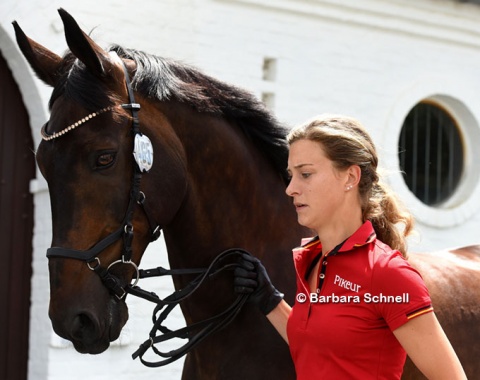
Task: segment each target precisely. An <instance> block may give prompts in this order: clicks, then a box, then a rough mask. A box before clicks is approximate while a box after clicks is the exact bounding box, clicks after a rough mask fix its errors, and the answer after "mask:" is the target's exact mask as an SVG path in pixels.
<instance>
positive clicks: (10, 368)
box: [0, 54, 35, 380]
mask: <svg viewBox="0 0 480 380" xmlns="http://www.w3.org/2000/svg"><path fill="white" fill-rule="evenodd" d="M34 177H35V157H34V154H33V140H32V135H31V131H30V125H29V121H28V114H27V111H26V109H25V106H24V104H23V101H22V97H21V94H20V91H19V89H18V86H17V84H16V82H15V80H14V79H13V77H12V74H11V72H10V69H9V68H8V66H7V64H6V62H5V59H4V58H3V56H2V55H1V54H0V379H4V380H26V379H27V365H28V335H29V322H30V314H29V312H30V279H31V275H32V267H31V266H32V235H33V197H32V194H30V190H29V186H30V180H31V179H32V178H34Z"/></svg>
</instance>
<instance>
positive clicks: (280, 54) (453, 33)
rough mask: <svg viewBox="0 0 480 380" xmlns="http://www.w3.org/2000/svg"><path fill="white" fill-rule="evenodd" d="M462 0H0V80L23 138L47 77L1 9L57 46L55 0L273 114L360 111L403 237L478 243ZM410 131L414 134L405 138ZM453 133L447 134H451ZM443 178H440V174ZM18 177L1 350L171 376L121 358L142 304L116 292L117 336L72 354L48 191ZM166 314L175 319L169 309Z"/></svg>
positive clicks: (477, 81) (41, 363) (155, 252)
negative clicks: (57, 296) (125, 306)
mask: <svg viewBox="0 0 480 380" xmlns="http://www.w3.org/2000/svg"><path fill="white" fill-rule="evenodd" d="M478 3H479V2H477V1H460V0H389V1H385V0H161V1H158V0H142V1H129V2H128V1H124V0H120V1H118V0H117V1H112V0H104V1H101V2H100V1H92V0H84V1H81V2H80V1H73V0H64V1H55V0H2V2H1V3H0V53H1V56H2V57H3V60H4V62H5V63H6V65H4V66H2V65H0V80H2V81H3V80H5V78H6V77H7V76H8V75H11V76H13V82H14V83H16V85H17V86H18V89H19V94H21V97H19V96H17V98H18V99H17V101H18V102H20V103H23V106H24V107H25V112H26V115H27V118H26V120H27V121H26V124H27V128H29V130H28V131H27V135H29V138H31V139H33V146H37V145H38V143H39V142H40V133H39V132H40V127H41V125H42V124H43V123H44V122H45V121H46V120H47V119H48V109H47V103H48V99H49V96H50V89H49V88H48V87H46V86H45V85H44V84H43V83H41V82H40V81H39V80H38V79H36V78H35V77H34V75H33V74H32V71H31V70H30V68H29V67H28V65H27V63H26V61H25V59H24V58H23V56H22V55H21V53H20V51H19V49H18V48H17V46H16V43H15V38H14V33H13V28H12V26H11V22H12V21H13V20H17V21H18V23H19V24H20V26H21V27H22V28H23V30H24V31H25V32H26V33H27V35H28V36H29V37H31V38H33V39H34V40H36V41H37V42H39V43H41V44H42V45H44V46H46V47H48V48H49V49H51V50H53V51H55V52H57V54H63V52H64V50H65V49H66V43H65V39H64V36H63V29H62V28H63V26H62V23H61V20H60V18H59V16H58V14H57V11H56V9H57V8H59V7H63V8H64V9H66V10H67V11H68V12H69V13H71V14H72V15H73V16H74V17H75V18H76V20H77V21H78V22H79V24H80V26H81V27H82V28H83V29H84V30H85V31H92V32H91V36H92V37H93V38H94V39H95V40H96V41H97V42H98V43H99V44H100V45H102V46H105V47H106V46H107V45H109V44H111V43H117V44H119V45H123V46H125V47H133V48H137V49H140V50H144V51H147V52H149V53H153V54H157V55H161V56H168V57H172V58H176V59H179V60H183V61H185V62H187V63H190V64H192V65H194V66H196V67H198V68H200V69H202V70H203V71H205V72H207V73H208V74H210V75H212V76H215V77H217V78H219V79H222V80H225V81H227V82H231V83H234V84H237V85H239V86H242V87H245V88H247V89H250V90H251V91H253V92H254V93H255V94H257V95H258V96H259V97H261V98H263V99H264V101H265V102H266V103H267V104H268V105H269V107H271V109H272V110H273V112H274V113H275V115H276V116H277V118H278V119H279V120H281V121H283V122H285V123H287V124H291V125H293V124H297V123H300V122H303V121H305V120H306V119H308V118H310V117H312V116H314V115H316V114H319V113H324V112H328V113H343V114H348V115H351V116H354V117H356V118H358V119H360V120H361V121H362V122H363V123H364V124H365V126H367V128H368V129H369V131H370V132H371V134H372V136H373V138H374V140H375V142H376V144H377V147H378V148H379V151H380V154H381V163H383V166H384V167H386V168H387V169H388V171H389V172H391V173H390V175H389V177H388V178H389V181H390V183H391V184H392V186H393V187H394V188H395V190H396V191H397V192H398V193H399V194H400V196H401V197H402V198H403V199H404V201H405V203H406V204H407V205H408V206H409V207H410V208H411V210H412V211H413V212H414V213H415V216H416V217H417V230H418V232H419V234H418V236H417V237H416V238H415V239H413V240H412V241H411V245H410V246H411V249H412V250H416V251H426V250H435V249H441V248H447V247H453V246H463V245H470V244H478V243H479V242H480V237H479V236H478V231H479V230H480V216H479V215H478V211H479V209H480V184H479V180H480V172H479V170H478V164H479V163H480V150H479V149H478V146H479V144H480V125H479V122H480V101H479V96H478V94H479V89H480V76H479V75H478V72H479V68H480V5H478ZM0 58H1V57H0ZM2 70H3V72H2ZM4 83H6V82H0V95H1V96H0V99H1V101H2V102H3V103H1V102H0V149H2V151H0V160H1V161H0V181H1V182H0V184H1V185H2V187H0V195H1V196H2V197H3V198H0V225H1V226H2V228H4V227H3V226H4V225H5V226H7V227H9V226H10V224H9V223H8V221H7V215H8V217H11V215H10V214H11V210H10V208H9V206H10V205H11V204H12V203H10V200H9V198H8V197H9V196H12V195H11V193H12V192H10V193H9V192H8V190H5V189H7V186H8V185H9V184H10V183H11V181H10V178H11V176H12V172H11V171H8V168H9V167H10V166H9V163H10V162H12V165H13V162H15V163H17V162H20V161H21V160H20V159H19V158H18V157H19V156H18V154H20V155H25V152H18V151H16V153H15V155H14V156H13V157H12V154H13V153H11V152H10V151H9V150H8V149H7V147H8V146H11V145H12V144H13V142H12V141H10V140H9V138H10V139H11V138H15V137H9V136H11V135H9V134H8V133H7V132H8V131H11V130H12V128H15V127H17V128H18V126H16V125H12V122H11V121H9V120H11V119H8V118H6V117H4V115H7V114H8V112H9V108H8V104H9V103H8V102H9V101H12V98H13V97H14V95H11V93H10V92H8V93H6V92H7V91H10V90H8V89H7V87H6V85H5V84H4ZM8 88H10V87H8ZM419 104H420V106H418V105H419ZM422 107H423V108H422ZM412 110H413V113H412V114H410V111H412ZM430 111H431V112H434V113H433V114H432V115H433V116H432V117H434V118H435V120H436V122H437V124H435V123H434V122H432V126H433V127H438V125H440V124H441V131H442V132H440V133H439V132H438V130H439V129H438V128H437V129H435V128H433V129H431V132H429V133H430V134H428V133H427V132H425V131H426V130H429V131H430V129H428V128H429V127H426V126H425V122H420V124H415V123H414V121H413V120H414V119H415V117H414V115H417V117H423V115H425V113H426V112H430ZM435 112H440V113H441V114H444V115H445V116H446V118H444V119H442V116H440V114H437V113H435ZM408 115H410V117H407V116H408ZM13 120H16V119H15V118H14V119H13ZM402 131H403V132H402ZM401 136H403V139H401ZM412 136H417V137H415V138H416V140H413V139H414V137H412ZM432 136H435V139H436V140H435V141H433V140H432V139H433V137H432ZM455 136H458V138H457V140H458V141H457V142H456V143H455V141H456V140H455ZM399 143H401V144H402V145H403V146H404V148H405V149H407V151H408V152H415V153H414V154H415V155H416V157H417V156H418V157H417V158H416V161H415V163H417V164H418V163H419V162H423V161H422V160H423V158H424V157H425V155H426V154H427V151H428V150H429V149H431V150H432V152H430V156H429V158H428V159H427V160H426V162H427V164H426V165H423V164H422V165H423V167H422V168H420V164H418V165H416V166H415V165H414V166H415V167H412V166H411V165H410V166H409V161H408V160H409V158H408V157H412V155H411V154H410V153H409V154H407V155H405V156H402V157H406V158H405V159H406V161H405V160H403V158H401V157H400V158H399ZM476 148H477V149H476ZM412 154H413V153H412ZM400 156H401V155H400ZM422 157H423V158H422ZM16 170H17V169H16ZM18 170H20V169H18ZM402 170H404V171H405V172H406V178H407V182H408V185H407V183H406V181H405V179H404V177H403V176H402V175H401V174H400V172H401V171H402ZM426 171H427V172H426ZM9 173H10V174H9ZM432 182H434V183H433V184H432ZM444 183H448V184H449V185H445V186H443V184H444ZM29 184H30V185H29V189H28V188H27V189H26V190H24V192H26V193H27V194H28V192H30V193H31V196H32V197H33V205H34V208H33V209H32V208H31V207H30V209H29V210H30V211H29V212H31V213H32V217H31V219H32V220H33V235H32V231H27V235H28V236H33V240H32V247H30V248H29V247H27V248H26V250H27V251H26V252H23V253H22V252H17V247H18V245H17V244H18V242H17V241H15V240H13V243H12V245H11V246H8V245H7V248H8V247H10V248H8V249H6V250H3V249H4V248H3V247H2V248H1V249H0V256H1V259H2V260H1V262H2V263H8V264H9V265H12V266H15V265H19V264H18V263H17V264H16V262H15V260H13V259H12V258H13V257H14V256H15V257H17V258H18V255H25V257H27V258H28V262H27V263H26V264H25V263H23V264H22V265H23V266H17V267H16V268H17V269H14V270H13V271H12V270H11V269H9V267H8V265H7V266H5V269H2V272H1V273H0V278H2V279H4V280H5V282H6V288H5V287H4V289H7V291H6V292H4V293H0V297H2V298H1V301H2V303H4V304H7V305H11V303H12V302H13V301H12V300H11V299H12V298H14V297H12V296H11V295H12V294H17V293H16V292H20V291H19V290H18V287H15V286H13V285H12V284H13V283H14V282H15V281H18V277H15V276H13V275H11V273H19V274H20V272H19V270H20V269H18V268H26V267H30V256H31V268H32V271H33V275H32V277H31V279H29V278H28V276H25V278H23V279H21V282H20V283H21V284H23V286H24V287H25V289H23V290H22V291H21V293H19V294H20V295H24V296H25V295H28V294H29V295H30V303H31V304H30V308H29V313H30V314H29V321H30V322H29V326H26V323H24V325H25V326H26V327H29V339H28V342H27V341H25V342H23V343H21V344H20V347H19V348H18V350H19V351H18V352H19V353H20V354H15V355H20V357H25V353H26V352H27V347H28V379H29V380H60V379H62V380H63V379H69V380H77V379H83V378H86V377H88V379H90V380H97V379H98V380H100V379H114V378H115V379H133V378H135V379H150V378H153V376H158V377H160V376H162V378H165V379H166V378H171V379H179V378H180V374H181V362H179V363H175V364H171V365H169V366H167V367H164V368H160V369H150V368H145V367H143V366H142V365H141V364H140V363H139V362H138V361H132V360H131V358H130V355H131V353H132V352H133V351H135V350H136V348H137V347H138V345H139V344H140V343H141V342H143V341H144V340H145V339H146V338H147V334H148V331H149V328H150V326H149V324H150V313H151V306H150V305H146V303H144V302H142V301H138V300H132V299H130V300H129V304H130V313H131V320H130V321H129V322H128V324H127V327H126V329H125V334H124V335H123V336H122V338H121V339H120V341H119V342H118V343H116V344H114V345H113V346H112V347H111V348H110V349H109V350H108V351H107V352H106V353H104V354H101V355H99V356H85V355H80V354H78V353H76V352H75V351H74V350H73V348H71V346H70V345H69V344H68V342H65V341H63V340H61V339H60V338H58V337H56V336H55V334H54V333H53V332H52V330H51V327H50V321H49V319H48V315H47V308H48V286H49V285H48V268H47V259H46V257H45V251H46V249H47V248H48V247H49V244H50V239H51V222H50V209H49V207H50V206H49V197H48V189H47V186H46V183H45V181H44V180H43V179H42V177H41V175H40V173H39V172H38V169H37V171H36V173H35V174H33V175H32V177H31V178H30V179H29ZM25 218H28V215H27V216H26V217H25ZM2 222H3V223H2ZM11 228H12V227H11ZM14 232H15V231H12V230H9V231H8V230H4V233H7V234H9V235H8V236H14ZM1 236H3V235H1ZM8 236H7V237H8ZM2 239H3V238H2ZM32 248H33V250H32ZM147 255H148V260H147V262H146V266H148V265H150V264H151V265H153V266H157V265H160V264H163V265H164V266H168V264H167V263H166V260H165V256H166V254H165V250H164V248H163V245H162V243H161V242H160V243H158V244H156V246H154V247H151V248H150V249H149V251H148V253H147ZM15 270H16V272H15ZM9 281H10V282H9ZM15 284H16V283H15ZM9 286H11V287H12V289H10V288H9ZM155 286H156V288H157V289H158V290H157V292H158V294H164V295H165V294H168V292H169V291H170V290H171V282H170V281H169V280H168V279H167V280H162V281H161V282H157V283H155ZM9 289H10V290H9ZM14 292H15V293H14ZM22 307H23V308H20V310H18V312H16V313H17V314H14V313H15V311H14V312H11V313H7V314H5V315H3V314H2V313H4V311H0V322H6V323H5V324H4V325H5V326H6V327H5V328H4V329H3V330H0V332H1V333H2V334H4V333H5V334H7V335H8V334H10V335H8V336H9V337H10V338H8V339H7V336H5V338H4V337H3V336H2V337H1V338H0V344H2V343H1V342H2V341H3V342H9V343H8V345H3V346H0V377H1V376H2V375H3V372H2V371H4V368H3V367H2V366H4V367H5V368H7V367H8V363H10V360H11V359H10V356H9V353H10V349H11V347H12V346H11V342H17V343H18V340H16V339H14V338H12V337H11V329H12V328H13V327H12V326H13V323H14V322H17V321H21V320H22V318H24V319H25V317H26V316H28V305H26V306H25V305H24V306H22ZM7 310H16V309H14V308H7ZM5 313H6V312H5ZM27 318H28V317H27ZM173 323H174V324H177V325H181V324H182V320H181V317H177V319H176V320H175V321H173ZM0 325H2V323H0ZM15 326H16V325H15ZM9 331H10V333H9ZM25 331H27V330H25ZM13 335H14V334H13ZM9 339H12V341H10V340H9ZM22 352H23V353H24V354H23V356H22V354H21V353H22ZM25 360H26V358H25ZM25 365H26V364H23V366H25ZM5 371H7V370H6V369H5ZM5 373H7V372H5ZM5 376H11V375H5ZM7 379H9V380H10V379H12V380H13V379H15V380H16V379H17V378H16V377H7ZM22 379H23V378H22Z"/></svg>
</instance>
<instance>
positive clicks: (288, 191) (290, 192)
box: [285, 178, 295, 197]
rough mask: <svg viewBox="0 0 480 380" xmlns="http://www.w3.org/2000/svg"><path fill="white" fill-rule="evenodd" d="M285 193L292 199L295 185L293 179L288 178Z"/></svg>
mask: <svg viewBox="0 0 480 380" xmlns="http://www.w3.org/2000/svg"><path fill="white" fill-rule="evenodd" d="M285 193H286V194H287V195H288V196H289V197H293V195H294V194H295V184H294V180H293V178H290V181H289V183H288V186H287V188H286V189H285Z"/></svg>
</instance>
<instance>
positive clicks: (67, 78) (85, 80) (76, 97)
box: [49, 52, 114, 112]
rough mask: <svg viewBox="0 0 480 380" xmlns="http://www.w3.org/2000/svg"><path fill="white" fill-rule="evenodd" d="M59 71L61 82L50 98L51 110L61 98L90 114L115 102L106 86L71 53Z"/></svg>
mask: <svg viewBox="0 0 480 380" xmlns="http://www.w3.org/2000/svg"><path fill="white" fill-rule="evenodd" d="M59 71H60V72H59V78H60V80H59V81H58V82H57V84H56V86H55V87H54V89H53V92H52V95H51V97H50V101H49V107H50V109H51V108H52V106H53V103H55V101H56V100H57V99H59V98H60V97H63V98H64V99H65V100H67V101H72V102H73V103H75V104H78V105H79V106H80V107H82V108H85V109H86V111H88V112H96V111H98V110H99V109H101V108H104V107H105V106H107V105H109V104H112V103H113V102H114V101H113V100H112V99H111V96H112V95H111V94H109V93H108V91H107V90H106V86H105V84H104V83H102V81H100V80H99V79H98V78H97V77H96V76H95V75H93V74H92V73H90V71H89V70H87V69H86V67H85V65H84V64H83V63H81V62H80V61H79V60H78V59H77V58H76V57H75V56H73V54H72V53H70V52H69V53H67V54H66V55H65V56H64V57H63V65H62V67H61V68H60V69H59Z"/></svg>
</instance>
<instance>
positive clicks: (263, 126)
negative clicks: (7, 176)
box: [49, 45, 288, 183]
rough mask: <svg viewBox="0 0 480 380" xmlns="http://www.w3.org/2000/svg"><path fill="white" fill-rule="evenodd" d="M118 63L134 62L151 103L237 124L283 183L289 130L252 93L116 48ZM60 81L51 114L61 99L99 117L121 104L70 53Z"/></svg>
mask: <svg viewBox="0 0 480 380" xmlns="http://www.w3.org/2000/svg"><path fill="white" fill-rule="evenodd" d="M110 51H115V52H116V53H117V54H118V55H119V57H121V58H124V59H130V60H133V61H134V62H135V63H136V66H137V69H136V71H135V74H134V76H133V78H132V86H133V88H134V89H135V90H136V91H138V92H140V93H141V94H142V95H144V96H146V97H147V98H150V99H156V100H159V101H169V100H174V101H178V102H181V103H184V104H188V105H189V106H191V107H193V109H195V110H196V111H197V112H201V113H210V114H213V115H216V116H219V117H223V118H225V119H226V120H228V121H229V122H231V123H235V124H236V125H237V126H238V127H239V128H240V129H241V130H242V132H243V133H244V134H245V135H246V136H247V137H248V138H249V139H250V140H251V141H252V142H253V143H254V145H255V146H256V147H257V149H259V151H260V152H261V153H262V154H263V155H264V156H265V157H266V158H267V159H268V160H269V161H270V163H271V164H272V166H273V168H274V170H275V171H276V172H278V173H279V174H280V175H281V177H282V178H283V180H284V181H285V183H287V182H288V175H287V172H286V167H287V157H288V145H287V142H286V135H287V133H288V130H287V128H286V127H285V126H283V125H281V124H280V123H279V122H278V121H277V120H276V119H275V117H274V116H273V115H272V114H271V113H270V112H269V111H268V110H267V108H266V107H265V105H264V104H263V103H262V102H261V101H259V100H258V99H257V98H255V97H254V96H253V95H252V94H251V93H249V92H248V91H246V90H244V89H241V88H239V87H236V86H233V85H230V84H227V83H224V82H222V81H220V80H218V79H215V78H213V77H210V76H208V75H206V74H204V73H202V72H201V71H200V70H198V69H196V68H194V67H192V66H189V65H186V64H184V63H180V62H178V61H175V60H172V59H168V58H162V57H158V56H155V55H151V54H147V53H144V52H142V51H139V50H135V49H126V48H122V47H121V46H118V45H114V46H112V47H111V48H110ZM57 74H58V77H59V81H58V83H57V85H56V86H55V88H54V89H53V92H52V96H51V98H50V102H49V106H50V109H51V107H52V105H53V103H54V102H55V100H56V99H57V98H59V97H60V96H64V97H65V98H66V99H71V100H72V101H74V102H76V103H79V104H80V105H81V106H82V107H84V108H85V109H86V110H87V111H88V112H96V111H97V110H99V109H101V108H103V107H105V105H107V104H111V103H112V100H113V101H114V102H119V100H118V99H115V97H116V96H115V94H111V93H108V91H105V85H104V83H103V82H102V81H101V80H99V79H98V78H97V77H95V76H94V75H93V74H91V73H90V72H89V71H88V70H86V69H85V66H84V65H83V63H81V62H80V61H79V60H78V59H76V58H75V57H74V56H73V54H72V53H71V52H67V53H66V54H65V56H64V57H63V66H62V67H61V69H60V70H59V72H58V73H57Z"/></svg>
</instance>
